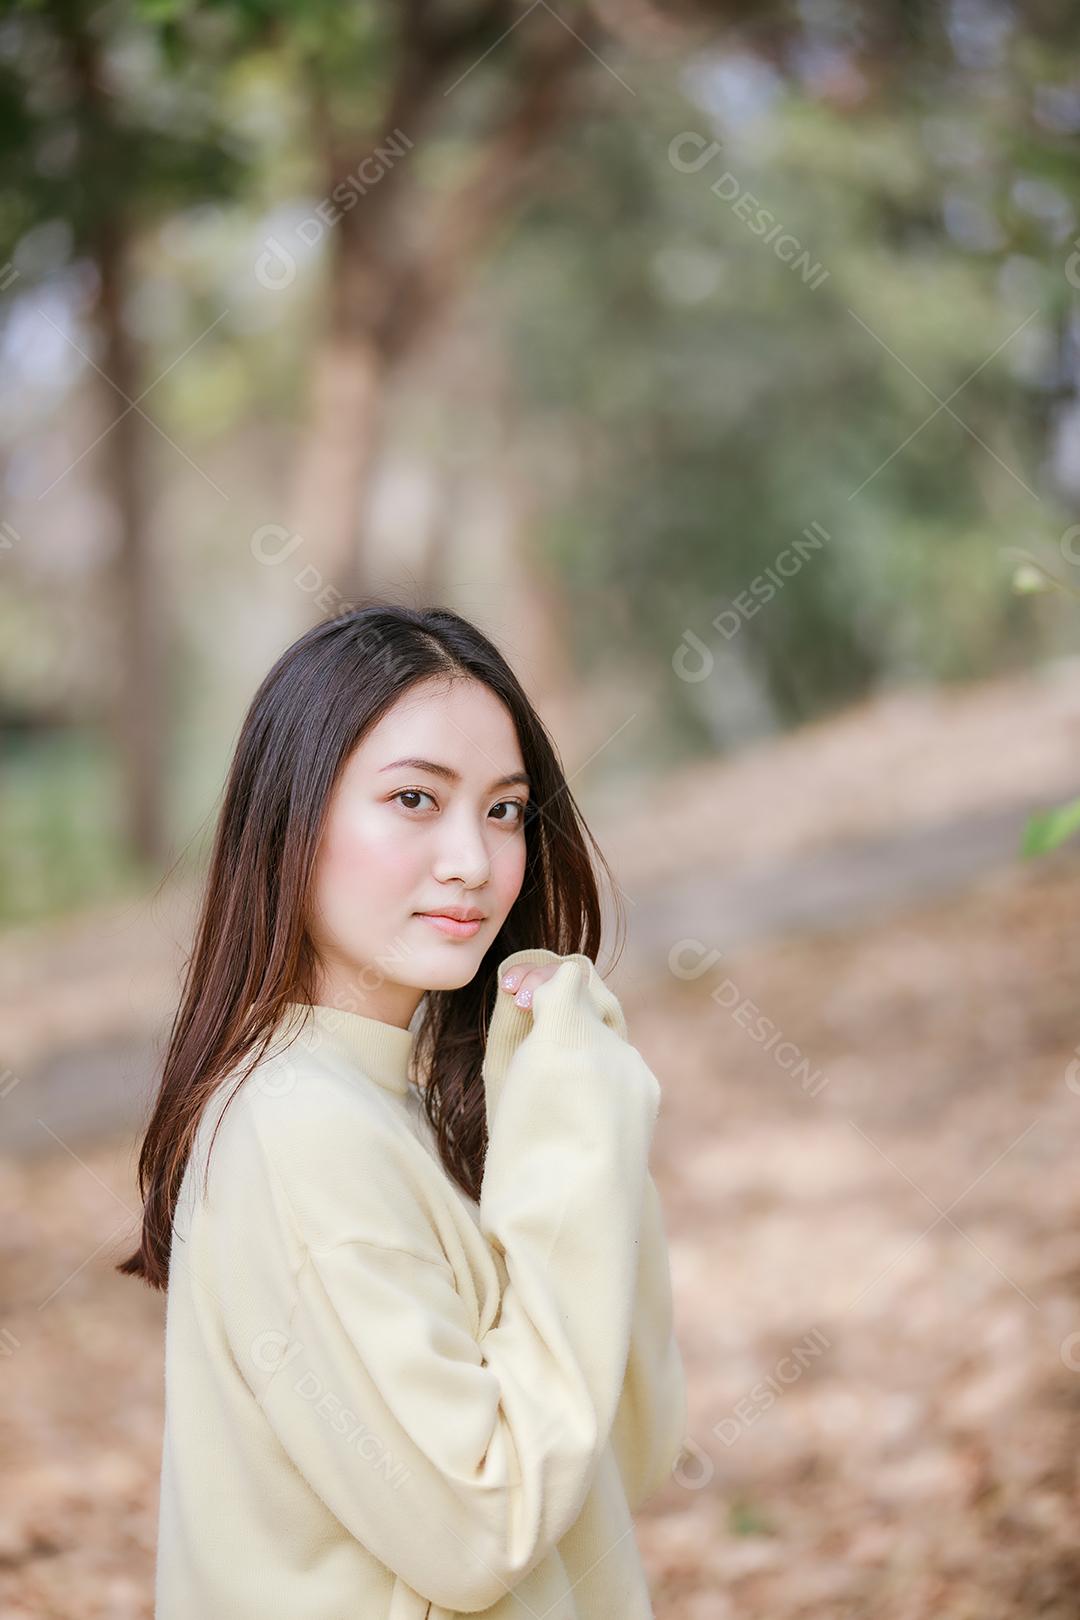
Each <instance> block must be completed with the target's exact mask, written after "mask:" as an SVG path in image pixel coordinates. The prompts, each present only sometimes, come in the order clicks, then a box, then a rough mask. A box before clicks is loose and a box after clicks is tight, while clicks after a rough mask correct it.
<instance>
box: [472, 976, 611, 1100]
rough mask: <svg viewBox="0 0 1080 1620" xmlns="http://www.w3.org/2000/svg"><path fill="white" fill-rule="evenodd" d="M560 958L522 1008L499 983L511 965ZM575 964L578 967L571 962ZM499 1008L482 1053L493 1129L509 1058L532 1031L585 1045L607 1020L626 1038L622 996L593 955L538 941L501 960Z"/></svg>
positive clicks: (569, 1044) (578, 1046)
mask: <svg viewBox="0 0 1080 1620" xmlns="http://www.w3.org/2000/svg"><path fill="white" fill-rule="evenodd" d="M548 962H557V963H559V964H560V966H559V967H558V968H557V970H556V971H555V972H554V973H553V974H552V975H551V977H550V978H549V979H545V981H544V983H543V984H541V985H538V986H537V987H536V990H535V991H534V993H533V1002H532V1006H531V1007H519V1006H518V1004H517V1002H516V1001H515V1000H514V999H513V997H512V996H511V995H510V994H509V993H508V992H507V991H505V990H503V989H502V988H501V986H502V979H503V975H504V973H506V972H507V971H508V970H509V969H510V968H512V967H515V966H519V965H527V966H540V965H541V964H543V963H548ZM573 963H576V964H577V966H576V967H574V966H572V965H571V964H573ZM498 982H499V986H500V988H499V989H498V990H497V992H496V997H497V999H496V1002H495V1010H494V1012H493V1013H492V1016H491V1022H490V1024H489V1026H488V1036H487V1044H486V1047H485V1053H484V1088H485V1091H486V1094H487V1117H488V1127H489V1130H490V1126H491V1120H492V1117H493V1114H494V1109H495V1102H496V1100H497V1095H498V1091H499V1089H500V1087H501V1085H502V1082H503V1079H504V1077H505V1075H506V1071H507V1069H508V1068H509V1066H510V1060H511V1058H512V1057H513V1055H514V1053H515V1052H516V1051H517V1049H518V1047H519V1046H520V1045H521V1043H522V1042H523V1041H524V1040H525V1038H526V1036H528V1035H529V1034H534V1035H535V1036H536V1037H537V1038H538V1039H542V1040H547V1041H554V1042H556V1043H557V1044H559V1045H561V1046H566V1047H568V1048H574V1049H581V1048H583V1047H585V1046H587V1045H588V1044H589V1043H590V1041H591V1040H593V1039H594V1037H595V1034H596V1030H597V1024H598V1021H599V1022H600V1023H602V1024H606V1025H607V1027H608V1028H609V1029H610V1030H612V1031H614V1033H615V1034H616V1035H618V1036H619V1038H620V1039H621V1040H624V1041H625V1040H628V1039H629V1035H628V1032H627V1027H626V1018H625V1016H624V1014H623V1010H622V1007H621V1006H620V1004H619V1000H618V997H617V996H616V995H615V993H614V992H613V991H612V990H610V989H609V988H608V986H607V985H606V984H605V983H604V981H603V979H602V978H601V977H600V974H599V973H598V971H597V969H596V964H595V963H594V962H593V961H592V959H591V957H588V956H585V955H583V954H582V953H581V952H574V953H572V954H569V955H565V956H560V955H559V954H558V953H557V952H555V951H549V950H545V949H543V948H542V947H540V946H529V947H527V948H526V949H524V950H520V951H514V952H513V953H512V954H511V955H510V956H506V957H504V958H503V960H502V961H501V962H500V963H499V975H498Z"/></svg>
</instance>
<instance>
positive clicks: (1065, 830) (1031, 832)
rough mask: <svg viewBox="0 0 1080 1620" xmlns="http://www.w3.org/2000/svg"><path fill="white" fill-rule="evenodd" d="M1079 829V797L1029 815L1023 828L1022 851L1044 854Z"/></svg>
mask: <svg viewBox="0 0 1080 1620" xmlns="http://www.w3.org/2000/svg"><path fill="white" fill-rule="evenodd" d="M1078 830H1080V799H1072V800H1071V801H1070V802H1069V803H1068V804H1061V805H1058V806H1057V807H1056V808H1055V809H1053V810H1043V811H1040V812H1039V813H1038V814H1036V815H1033V816H1031V817H1029V819H1028V823H1027V826H1026V827H1025V829H1024V843H1023V853H1024V854H1025V855H1046V854H1048V853H1049V852H1050V850H1052V849H1057V847H1058V845H1059V844H1063V843H1064V842H1065V840H1066V839H1067V838H1071V837H1072V835H1073V833H1074V832H1077V831H1078Z"/></svg>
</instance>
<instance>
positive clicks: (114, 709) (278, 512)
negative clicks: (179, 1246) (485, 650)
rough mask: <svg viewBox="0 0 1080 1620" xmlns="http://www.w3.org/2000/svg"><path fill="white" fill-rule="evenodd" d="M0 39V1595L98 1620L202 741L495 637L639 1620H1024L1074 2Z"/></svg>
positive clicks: (469, 5)
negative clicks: (530, 801)
mask: <svg viewBox="0 0 1080 1620" xmlns="http://www.w3.org/2000/svg"><path fill="white" fill-rule="evenodd" d="M1069 13H1070V8H1068V7H1063V6H1060V5H1052V4H1049V3H1045V0H1030V3H1024V0H1012V3H1007V0H945V3H942V4H938V5H928V6H919V5H911V4H900V3H898V0H895V3H894V0H889V3H882V0H878V3H877V4H874V5H870V4H869V3H867V0H862V3H861V0H792V3H790V4H783V5H776V6H772V5H760V6H753V5H740V4H737V3H729V4H726V5H725V4H715V5H708V4H702V5H694V4H692V3H691V0H684V3H682V4H679V5H671V6H661V5H658V4H654V3H653V0H591V3H589V4H581V3H579V0H550V3H549V0H532V3H531V4H525V3H516V4H515V3H509V0H398V3H397V4H396V5H390V4H389V3H384V0H355V3H352V4H349V5H345V6H342V5H329V4H322V3H320V0H315V3H313V4H312V3H309V4H305V5H301V4H299V3H298V0H143V3H142V4H141V5H139V4H136V3H134V0H106V3H105V4H101V5H98V4H93V3H91V0H35V3H24V4H18V3H16V4H10V3H9V4H8V5H7V6H6V7H5V8H4V10H3V14H2V16H0V138H2V140H3V146H4V150H5V164H4V170H3V179H2V181H0V261H2V262H0V350H2V361H3V363H2V365H0V479H2V502H0V831H2V837H0V1134H2V1138H3V1155H2V1158H0V1191H2V1195H3V1197H2V1207H3V1210H4V1219H3V1222H2V1224H0V1376H2V1387H3V1390H4V1396H5V1398H4V1403H3V1414H2V1417H0V1447H2V1449H3V1453H4V1456H5V1459H6V1463H7V1470H6V1471H7V1474H8V1477H9V1479H10V1480H11V1481H12V1482H13V1483H14V1485H15V1487H16V1488H15V1489H13V1490H12V1491H11V1492H9V1493H8V1500H7V1501H6V1502H5V1505H4V1507H3V1510H2V1512H0V1613H2V1614H3V1615H4V1616H5V1617H6V1616H13V1617H14V1616H28V1615H34V1616H49V1617H52V1616H57V1617H60V1616H64V1617H67V1616H70V1615H72V1614H74V1613H78V1614H79V1615H80V1616H83V1617H88V1616H108V1617H115V1620H126V1617H145V1616H149V1615H150V1614H151V1610H152V1574H153V1556H154V1543H155V1531H156V1511H157V1485H158V1469H159V1465H160V1438H161V1406H162V1327H163V1319H164V1302H163V1300H162V1299H161V1298H160V1296H156V1295H151V1293H150V1292H149V1290H147V1289H146V1288H145V1286H143V1285H142V1284H140V1283H138V1282H135V1281H134V1280H131V1279H125V1278H122V1277H120V1276H118V1275H117V1274H116V1272H115V1271H114V1269H113V1268H114V1266H115V1264H116V1262H117V1261H118V1260H119V1259H120V1258H122V1257H123V1256H124V1255H125V1254H126V1253H128V1252H129V1250H130V1247H131V1246H132V1243H133V1239H134V1234H135V1231H136V1226H137V1217H138V1203H137V1194H136V1189H135V1154H136V1149H137V1141H138V1132H139V1129H140V1126H141V1124H142V1122H143V1120H144V1118H145V1113H146V1108H147V1103H148V1099H149V1097H150V1095H151V1093H152V1090H153V1087H154V1085H155V1083H156V1079H157V1069H158V1065H159V1063H160V1059H161V1056H162V1051H163V1042H164V1036H165V1033H166V1030H167V1026H168V1022H169V1019H170V1018H171V1015H172V1011H173V1009H174V1007H175V1003H176V997H177V988H178V974H179V972H180V970H181V968H182V966H183V961H184V953H185V950H186V948H187V946H188V942H189V933H190V927H191V921H192V914H193V907H194V905H195V903H196V900H197V897H198V893H199V883H200V878H201V874H202V871H203V863H204V862H205V858H206V855H207V851H208V845H209V838H210V835H211V832H212V828H213V820H214V815H215V813H216V808H217V804H218V802H219V795H220V791H221V785H222V781H223V777H224V773H225V770H226V767H227V763H228V759H229V755H230V751H231V748H232V745H233V742H234V740H235V736H236V733H237V728H238V726H239V723H240V719H241V716H242V714H243V711H244V709H245V707H246V705H247V702H248V700H249V699H250V697H251V695H252V693H253V691H254V689H255V687H256V685H257V684H258V682H259V680H260V679H261V677H262V675H263V674H264V673H265V671H266V669H267V668H268V667H269V665H270V663H271V662H272V661H273V659H274V658H275V657H276V656H277V654H278V652H279V651H280V650H281V649H282V648H283V647H284V646H285V645H287V644H288V642H290V641H291V640H292V639H294V637H295V636H297V635H299V634H300V633H301V632H302V631H303V630H304V629H305V628H307V627H308V626H309V625H310V624H312V623H313V622H315V621H316V620H318V619H320V618H323V617H326V616H328V615H333V614H334V613H336V612H338V611H341V610H342V608H343V607H346V606H348V605H350V604H354V603H359V602H362V601H363V600H365V599H367V598H369V597H370V596H372V595H378V596H381V597H383V598H384V599H386V600H391V601H397V602H401V603H404V604H408V605H426V604H428V603H433V602H439V603H445V604H447V605H449V606H452V607H453V608H455V609H456V610H457V611H459V612H461V613H463V614H465V615H466V616H468V617H470V618H472V619H474V620H475V621H476V622H477V623H478V624H479V625H480V626H481V627H482V628H483V629H484V630H485V631H486V632H487V633H488V634H489V635H490V636H492V637H493V639H494V640H495V641H496V642H497V643H498V644H499V645H500V647H501V648H502V649H503V650H504V652H505V653H506V654H507V656H508V657H509V658H510V660H511V661H512V663H513V664H514V667H515V669H516V670H517V672H518V674H519V676H520V678H521V679H522V681H523V682H524V684H525V686H526V687H527V689H528V690H529V692H530V694H531V695H532V697H533V698H534V700H535V701H536V703H537V704H538V706H539V708H540V710H541V712H542V714H543V716H544V718H545V721H546V723H547V724H548V726H549V729H550V730H551V731H552V732H553V734H554V736H555V738H556V740H557V742H558V745H559V748H560V751H561V753H562V756H563V760H564V763H565V766H566V770H567V773H568V776H569V778H570V782H571V786H572V788H573V791H574V794H575V796H576V797H577V798H578V800H579V802H580V804H581V806H582V808H583V810H584V812H585V814H586V817H587V819H588V820H589V823H590V825H591V826H592V828H593V830H594V832H595V833H596V835H597V837H598V838H599V840H600V842H601V844H602V846H603V847H604V849H605V852H606V853H607V855H608V857H609V859H610V860H611V862H612V864H613V866H614V869H615V871H616V874H617V877H618V880H619V886H620V891H621V892H620V895H619V897H618V899H619V902H620V904H621V906H622V908H623V911H624V914H625V917H626V924H627V927H626V941H625V946H624V948H623V950H622V952H621V954H620V955H619V957H618V961H617V962H616V963H615V964H614V965H612V962H611V960H610V958H608V959H606V960H602V961H601V967H602V968H603V969H604V970H605V971H607V970H608V969H610V970H611V979H612V984H613V986H614V988H615V989H616V990H617V991H618V993H619V994H620V996H621V997H622V998H623V1001H624V1005H625V1007H626V1009H627V1013H628V1017H629V1020H630V1024H631V1028H632V1030H633V1034H634V1039H635V1042H636V1044H638V1045H639V1046H640V1047H641V1049H642V1050H643V1051H644V1052H645V1054H646V1055H647V1057H648V1058H649V1060H650V1062H651V1064H652V1066H653V1067H654V1069H655V1070H656V1072H657V1074H658V1076H659V1078H660V1079H661V1083H662V1086H663V1092H664V1103H663V1108H662V1115H661V1119H660V1122H659V1124H658V1128H657V1135H656V1140H655V1150H654V1155H655V1157H654V1169H655V1174H656V1177H657V1180H658V1182H659V1183H660V1186H661V1193H662V1196H663V1198H664V1202H665V1208H666V1210H667V1218H668V1225H669V1235H670V1244H671V1257H672V1272H673V1281H674V1286H675V1291H676V1309H677V1317H678V1327H679V1333H680V1338H681V1342H682V1344H683V1346H684V1352H685V1360H686V1364H687V1369H688V1373H689V1377H690V1426H689V1431H688V1434H687V1440H686V1446H685V1449H684V1452H683V1455H682V1457H681V1458H680V1460H679V1463H678V1464H677V1466H676V1468H675V1470H674V1471H673V1474H672V1477H671V1479H670V1480H669V1481H668V1482H667V1483H666V1484H665V1486H664V1488H663V1490H662V1492H661V1493H659V1494H658V1496H657V1497H656V1498H654V1500H653V1502H652V1503H650V1505H649V1507H648V1508H647V1509H646V1510H645V1512H644V1513H643V1514H642V1515H641V1519H640V1522H639V1539H640V1542H641V1545H642V1549H643V1553H644V1555H645V1557H646V1559H647V1563H648V1568H649V1573H650V1580H651V1582H652V1585H653V1591H654V1594H655V1606H656V1612H657V1616H658V1620H675V1617H678V1620H728V1617H729V1616H730V1617H731V1620H735V1617H738V1620H751V1617H754V1620H757V1617H761V1620H765V1617H768V1620H795V1617H805V1620H810V1617H813V1620H848V1617H850V1620H861V1617H864V1616H868V1615H873V1616H875V1620H921V1617H923V1616H931V1615H932V1616H934V1617H935V1620H970V1617H973V1616H976V1615H977V1616H978V1617H979V1620H998V1617H1004V1616H1010V1617H1013V1616H1021V1617H1029V1616H1030V1617H1034V1616H1039V1617H1041V1620H1065V1617H1069V1620H1075V1616H1076V1614H1077V1613H1078V1612H1080V1548H1078V1544H1077V1537H1076V1533H1075V1526H1076V1510H1077V1505H1078V1495H1080V1492H1078V1485H1080V1481H1078V1457H1080V1225H1078V1219H1077V1217H1078V1215H1080V1184H1078V1181H1077V1177H1076V1174H1075V1168H1074V1167H1075V1163H1076V1153H1077V1149H1078V1146H1080V1045H1078V1042H1080V1008H1078V1007H1077V996H1076V989H1077V982H1078V971H1080V943H1078V941H1077V936H1076V929H1075V927H1074V926H1073V924H1074V919H1075V915H1076V906H1077V903H1078V901H1080V865H1078V863H1077V859H1076V854H1075V851H1074V849H1073V847H1072V842H1071V840H1070V836H1069V835H1070V834H1071V832H1072V830H1073V829H1074V827H1075V826H1076V825H1078V824H1080V815H1078V814H1077V812H1076V810H1075V808H1074V799H1075V796H1076V795H1077V794H1080V754H1078V743H1080V661H1078V658H1077V648H1078V645H1080V318H1078V317H1080V188H1078V181H1080V148H1078V136H1080V53H1078V47H1080V19H1078V18H1076V17H1075V16H1070V14H1069Z"/></svg>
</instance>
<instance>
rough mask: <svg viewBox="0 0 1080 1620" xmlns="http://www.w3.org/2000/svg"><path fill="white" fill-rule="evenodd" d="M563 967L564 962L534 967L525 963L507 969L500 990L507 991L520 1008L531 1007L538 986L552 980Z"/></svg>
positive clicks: (541, 964) (540, 964) (543, 963)
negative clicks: (546, 980)
mask: <svg viewBox="0 0 1080 1620" xmlns="http://www.w3.org/2000/svg"><path fill="white" fill-rule="evenodd" d="M561 967H562V962H541V963H538V964H536V966H533V967H530V966H529V965H528V964H526V963H524V962H523V963H520V964H519V965H518V966H517V967H512V968H507V970H506V972H505V973H504V974H503V976H502V979H501V980H500V982H499V988H500V990H505V991H506V993H507V995H511V996H513V998H514V1001H515V1002H516V1004H517V1005H518V1006H519V1007H531V1006H532V998H533V991H534V990H535V989H536V987H537V985H540V984H543V982H544V980H545V979H550V978H551V975H552V974H553V973H557V972H558V971H559V969H560V968H561Z"/></svg>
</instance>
